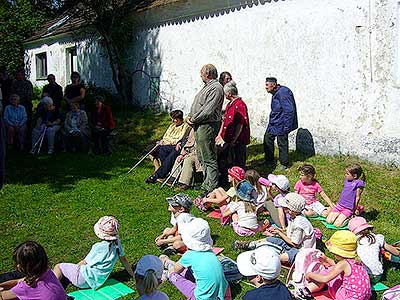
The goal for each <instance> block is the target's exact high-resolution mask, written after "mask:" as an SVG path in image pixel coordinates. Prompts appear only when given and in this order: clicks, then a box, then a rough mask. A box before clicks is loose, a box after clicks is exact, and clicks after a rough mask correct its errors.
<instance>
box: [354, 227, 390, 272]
mask: <svg viewBox="0 0 400 300" xmlns="http://www.w3.org/2000/svg"><path fill="white" fill-rule="evenodd" d="M374 236H375V243H374V244H370V243H369V241H368V238H366V237H364V238H362V239H361V240H359V241H358V243H357V244H358V245H357V254H358V256H359V257H360V259H361V261H362V262H363V264H364V265H365V268H366V269H367V272H368V274H372V275H381V274H383V265H382V261H381V255H380V250H381V248H383V246H384V244H385V237H384V236H383V235H382V234H374Z"/></svg>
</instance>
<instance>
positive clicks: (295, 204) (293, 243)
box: [232, 193, 316, 265]
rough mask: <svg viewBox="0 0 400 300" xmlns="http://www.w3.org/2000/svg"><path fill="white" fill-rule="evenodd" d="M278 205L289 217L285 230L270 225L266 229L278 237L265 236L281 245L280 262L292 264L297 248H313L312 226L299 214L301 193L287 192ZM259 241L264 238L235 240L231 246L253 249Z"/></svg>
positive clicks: (301, 207) (271, 241)
mask: <svg viewBox="0 0 400 300" xmlns="http://www.w3.org/2000/svg"><path fill="white" fill-rule="evenodd" d="M279 205H280V206H282V207H283V210H284V211H285V213H286V214H287V215H288V216H289V218H290V219H289V223H288V227H287V229H286V232H285V231H284V230H282V229H279V228H276V227H270V229H268V230H269V231H270V232H271V233H273V234H275V235H278V236H279V237H267V242H269V243H272V244H275V245H277V246H279V247H282V249H283V250H282V253H281V255H280V259H281V262H282V263H284V264H290V265H292V264H293V263H294V260H295V258H296V255H297V253H298V252H299V249H301V248H315V246H316V238H315V234H314V228H313V226H312V225H311V223H310V221H308V220H307V218H306V217H304V216H303V215H302V214H301V212H302V211H303V210H304V208H305V206H306V200H305V199H304V198H303V197H302V196H301V195H299V194H296V193H289V194H287V195H286V196H285V197H283V198H281V199H279ZM260 243H265V240H260V241H255V242H241V241H235V242H234V243H233V245H232V246H233V248H235V249H248V248H250V249H251V248H252V249H254V248H255V247H256V246H257V245H258V244H260Z"/></svg>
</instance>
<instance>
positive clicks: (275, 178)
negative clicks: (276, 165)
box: [268, 174, 290, 230]
mask: <svg viewBox="0 0 400 300" xmlns="http://www.w3.org/2000/svg"><path fill="white" fill-rule="evenodd" d="M268 180H269V182H270V183H271V184H272V185H271V187H270V188H269V189H268V194H269V196H270V197H271V199H273V202H274V206H275V207H276V208H277V210H278V214H279V223H280V224H277V225H278V226H279V227H280V228H282V229H283V230H285V229H286V224H287V222H288V217H287V216H286V215H285V212H284V211H283V208H282V207H281V206H280V205H279V199H281V198H283V197H285V196H286V195H287V194H288V193H289V192H290V184H289V179H288V178H287V177H286V176H285V175H274V174H269V175H268ZM272 191H275V192H276V193H277V194H276V195H273V194H272Z"/></svg>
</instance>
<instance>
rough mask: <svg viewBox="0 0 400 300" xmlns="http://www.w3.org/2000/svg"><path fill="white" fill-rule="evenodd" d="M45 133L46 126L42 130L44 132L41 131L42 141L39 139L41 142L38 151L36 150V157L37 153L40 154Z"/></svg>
mask: <svg viewBox="0 0 400 300" xmlns="http://www.w3.org/2000/svg"><path fill="white" fill-rule="evenodd" d="M46 131H47V126H46V127H45V128H44V130H43V135H42V139H41V141H40V144H39V149H38V152H37V154H38V155H39V153H40V149H42V144H43V140H44V137H45V135H46Z"/></svg>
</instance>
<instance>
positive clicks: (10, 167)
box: [0, 111, 400, 299]
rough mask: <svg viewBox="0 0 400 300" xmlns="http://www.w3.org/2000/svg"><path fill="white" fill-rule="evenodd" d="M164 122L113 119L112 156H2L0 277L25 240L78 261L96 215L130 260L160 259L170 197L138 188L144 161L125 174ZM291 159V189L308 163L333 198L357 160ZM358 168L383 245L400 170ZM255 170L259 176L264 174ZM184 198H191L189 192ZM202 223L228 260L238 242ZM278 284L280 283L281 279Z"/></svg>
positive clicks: (393, 234)
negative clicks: (110, 226)
mask: <svg viewBox="0 0 400 300" xmlns="http://www.w3.org/2000/svg"><path fill="white" fill-rule="evenodd" d="M168 122H169V118H168V117H166V116H165V115H161V114H160V115H158V114H153V113H151V112H149V111H146V112H140V113H132V114H131V117H130V118H129V119H128V120H126V121H124V122H122V121H119V122H117V125H118V128H117V129H118V143H117V145H116V146H115V147H114V153H113V154H112V155H111V156H92V155H85V154H66V153H56V154H55V155H54V156H53V157H47V156H42V157H39V158H33V157H32V156H30V155H28V154H14V153H9V154H8V158H7V178H6V185H5V187H4V188H3V190H2V192H1V194H0V203H1V211H0V237H1V239H0V253H1V254H0V272H5V271H8V270H10V269H12V268H13V262H12V257H11V253H12V251H13V248H14V247H15V246H16V245H17V244H19V243H21V242H23V241H25V240H28V239H31V240H35V241H37V242H39V243H41V244H42V245H43V246H44V247H45V248H46V251H47V253H48V255H49V257H50V262H51V265H52V266H54V265H55V264H56V263H58V262H78V261H79V260H81V259H83V258H84V257H85V255H86V254H87V253H88V251H89V250H90V248H91V246H92V244H94V243H96V242H97V241H98V239H97V238H96V236H95V234H94V233H93V225H94V224H95V223H96V221H97V220H98V218H99V217H101V216H103V215H114V216H116V217H117V218H118V220H119V221H120V225H121V229H120V232H121V239H122V244H123V246H124V250H125V253H126V256H127V258H128V260H129V261H130V262H131V263H134V262H135V261H137V260H138V259H139V258H140V257H141V256H142V255H144V254H155V255H160V254H161V253H160V251H159V249H158V248H157V247H156V246H155V244H154V239H155V237H156V236H157V235H158V234H160V233H161V231H162V230H163V228H164V227H166V226H168V225H169V218H170V216H169V213H168V211H167V203H166V201H165V198H166V197H168V196H171V195H173V194H174V192H173V191H172V190H171V189H169V188H167V187H165V188H164V189H160V185H159V184H155V185H147V184H145V183H144V179H145V178H146V177H147V176H149V175H150V174H151V172H152V166H151V164H150V162H149V161H146V162H145V163H143V164H141V165H140V166H139V167H138V168H137V169H136V170H135V171H134V172H133V173H131V174H130V175H127V174H126V172H127V170H128V169H129V168H130V167H131V166H133V165H134V164H135V162H136V161H137V160H138V159H139V158H140V156H141V155H142V151H143V149H144V148H145V146H146V145H147V144H148V143H149V141H151V140H156V139H159V138H160V137H161V136H162V134H163V132H164V131H165V129H166V127H167V125H168ZM262 151H263V150H262V145H260V144H256V143H254V144H252V145H250V146H249V159H248V164H249V167H253V166H257V165H259V163H260V162H261V161H262V159H263V152H262ZM291 160H292V162H293V167H291V168H290V170H288V171H286V175H287V176H288V177H289V179H290V182H291V186H292V187H293V185H294V184H295V182H296V181H297V179H298V172H297V167H298V166H299V165H300V164H302V163H303V162H308V163H311V164H313V165H314V166H315V167H316V169H317V178H318V180H319V182H320V183H321V185H322V187H323V188H324V190H325V192H326V193H327V194H328V196H330V197H331V199H332V200H334V201H336V200H337V199H338V197H339V194H340V192H341V189H342V187H343V178H344V168H345V166H346V165H347V164H349V163H352V162H360V161H359V160H358V159H357V158H354V157H348V156H334V157H332V156H320V155H317V156H314V157H311V158H306V157H303V156H301V155H299V154H296V153H295V152H293V153H291ZM360 164H361V165H362V167H363V168H364V170H365V173H366V176H367V180H366V188H365V191H364V193H363V195H362V200H361V201H362V204H363V205H365V207H366V214H365V215H366V218H367V219H368V220H369V221H370V222H371V223H372V224H373V225H374V226H375V228H376V232H378V233H382V234H384V235H385V237H386V241H388V242H394V241H396V240H399V239H400V234H399V233H400V231H399V228H398V225H399V220H400V217H399V215H400V205H399V202H398V201H399V197H400V170H399V169H394V168H386V167H383V166H379V165H375V164H371V163H367V162H363V161H361V162H360ZM254 168H255V169H256V170H258V171H259V172H260V174H261V175H267V174H268V173H269V172H270V170H266V169H264V168H260V167H254ZM188 193H189V194H190V195H191V196H196V195H197V193H196V192H195V191H189V192H188ZM193 214H195V215H196V216H201V217H204V218H205V216H206V214H204V213H201V212H199V211H198V210H197V209H193ZM206 219H207V218H206ZM207 221H209V223H210V226H211V228H212V234H213V238H214V239H215V244H216V246H218V247H224V248H225V251H224V254H225V255H227V256H229V257H231V258H234V259H235V258H236V257H237V255H238V254H239V252H237V251H233V250H232V249H231V243H232V241H233V240H235V239H238V238H239V237H238V236H236V235H235V234H234V233H233V230H232V228H230V227H222V226H220V225H219V221H217V220H215V219H207ZM313 223H314V225H315V226H317V227H319V228H320V229H321V230H322V231H323V232H324V234H325V236H326V237H328V238H329V237H330V235H331V234H332V233H333V231H330V230H326V229H325V228H323V227H322V225H321V224H320V223H319V221H315V222H313ZM259 237H261V236H259ZM247 239H251V238H247ZM388 268H390V267H389V266H388ZM113 276H114V277H116V278H118V279H120V280H122V281H126V284H127V285H129V286H131V287H132V288H135V284H134V281H133V280H129V278H127V273H126V272H124V271H122V265H121V264H120V263H118V264H117V266H116V269H115V272H114V274H113ZM281 279H282V280H283V281H284V280H286V278H285V277H282V278H281ZM384 283H385V284H387V285H389V286H394V285H395V284H399V283H400V274H399V271H398V270H396V271H393V270H388V272H387V274H386V279H385V280H384ZM248 289H249V287H248V286H247V285H245V284H243V283H242V284H241V285H238V286H235V287H234V289H233V291H234V294H235V298H234V299H241V298H242V296H243V294H244V293H245V292H246V291H247V290H248ZM70 290H73V288H70ZM162 290H163V291H165V292H166V293H167V294H168V295H169V296H170V299H183V296H182V295H181V294H180V293H179V292H178V291H177V290H176V289H175V288H174V287H173V286H172V285H170V284H169V283H165V284H164V285H163V286H162ZM134 298H135V299H136V298H137V294H136V295H135V297H134ZM126 299H132V297H130V298H126Z"/></svg>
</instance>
